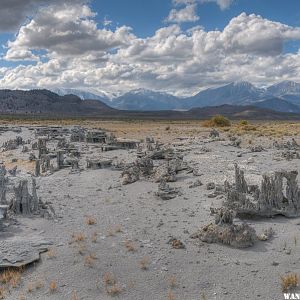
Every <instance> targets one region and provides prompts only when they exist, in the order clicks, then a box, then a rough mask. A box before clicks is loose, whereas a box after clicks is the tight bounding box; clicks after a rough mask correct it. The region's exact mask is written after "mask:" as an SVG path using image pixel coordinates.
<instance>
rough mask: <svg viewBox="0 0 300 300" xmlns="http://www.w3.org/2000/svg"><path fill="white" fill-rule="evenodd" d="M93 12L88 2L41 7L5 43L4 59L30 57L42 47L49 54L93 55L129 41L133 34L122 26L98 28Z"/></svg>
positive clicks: (26, 58)
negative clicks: (10, 39) (14, 36)
mask: <svg viewBox="0 0 300 300" xmlns="http://www.w3.org/2000/svg"><path fill="white" fill-rule="evenodd" d="M94 16H95V14H94V13H93V12H92V11H91V9H90V8H89V7H88V6H87V5H80V4H73V5H71V4H64V5H52V6H49V7H47V8H42V9H41V10H40V11H39V13H38V14H37V15H36V17H35V18H34V19H32V20H31V21H30V22H29V23H28V24H26V25H24V26H22V27H21V29H20V30H19V33H18V35H17V37H16V39H15V40H14V41H12V42H11V41H9V42H8V51H7V54H6V56H5V58H6V59H7V60H18V59H19V60H32V59H33V57H35V56H34V54H33V51H32V50H45V51H46V52H48V53H49V54H50V55H51V56H64V57H66V56H73V55H75V56H78V55H89V54H96V55H97V56H98V57H99V56H100V57H101V56H103V55H104V54H105V51H107V50H109V49H112V48H115V47H121V46H123V45H126V44H128V43H130V40H131V39H132V38H134V36H133V35H132V34H131V33H130V28H129V27H126V26H123V27H120V28H117V29H116V30H115V31H114V32H113V31H110V30H107V29H98V28H97V24H96V23H95V22H94V21H93V20H92V18H93V17H94Z"/></svg>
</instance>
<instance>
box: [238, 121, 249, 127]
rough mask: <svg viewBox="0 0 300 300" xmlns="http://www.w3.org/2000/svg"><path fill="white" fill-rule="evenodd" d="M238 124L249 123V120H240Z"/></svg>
mask: <svg viewBox="0 0 300 300" xmlns="http://www.w3.org/2000/svg"><path fill="white" fill-rule="evenodd" d="M239 125H241V126H245V125H249V122H248V121H247V120H241V121H240V122H239Z"/></svg>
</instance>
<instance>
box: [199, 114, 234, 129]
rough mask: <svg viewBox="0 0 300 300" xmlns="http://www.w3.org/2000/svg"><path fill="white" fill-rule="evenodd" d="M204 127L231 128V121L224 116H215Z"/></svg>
mask: <svg viewBox="0 0 300 300" xmlns="http://www.w3.org/2000/svg"><path fill="white" fill-rule="evenodd" d="M203 126H204V127H229V126H231V122H230V120H229V119H227V118H226V117H224V116H222V115H215V116H213V117H212V118H211V119H210V120H207V121H205V122H204V123H203Z"/></svg>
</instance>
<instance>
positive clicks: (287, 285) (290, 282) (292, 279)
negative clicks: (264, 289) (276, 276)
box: [281, 273, 299, 292]
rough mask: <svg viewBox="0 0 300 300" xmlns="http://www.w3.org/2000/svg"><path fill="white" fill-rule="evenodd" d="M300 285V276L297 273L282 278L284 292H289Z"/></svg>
mask: <svg viewBox="0 0 300 300" xmlns="http://www.w3.org/2000/svg"><path fill="white" fill-rule="evenodd" d="M298 284H299V276H298V275H297V274H295V273H289V274H287V275H284V276H281V286H282V291H283V292H287V291H289V290H290V289H293V288H295V287H297V286H298Z"/></svg>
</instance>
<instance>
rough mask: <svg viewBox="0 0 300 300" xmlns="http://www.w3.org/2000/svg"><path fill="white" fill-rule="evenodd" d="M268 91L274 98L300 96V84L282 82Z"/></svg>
mask: <svg viewBox="0 0 300 300" xmlns="http://www.w3.org/2000/svg"><path fill="white" fill-rule="evenodd" d="M267 91H268V92H269V93H271V94H272V95H274V96H284V95H298V96H299V95H300V83H297V82H294V81H288V80H286V81H282V82H279V83H276V84H273V85H271V86H270V87H268V88H267Z"/></svg>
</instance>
